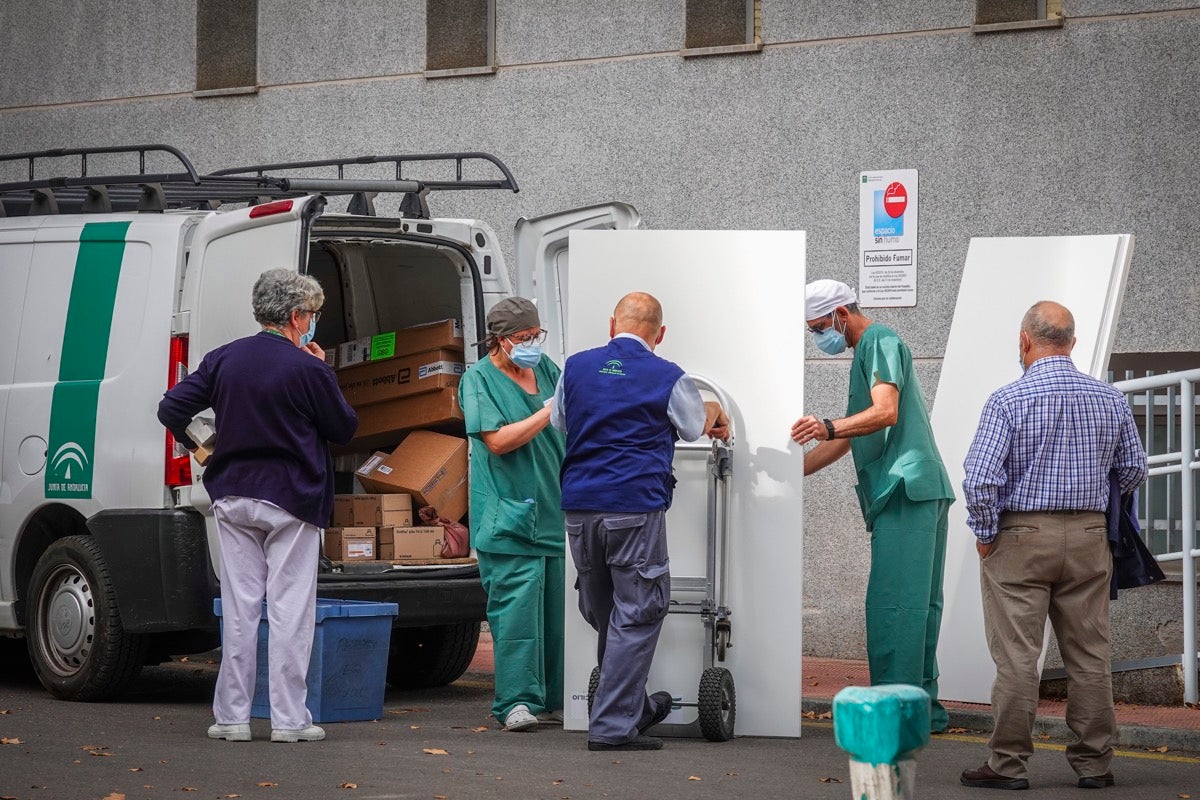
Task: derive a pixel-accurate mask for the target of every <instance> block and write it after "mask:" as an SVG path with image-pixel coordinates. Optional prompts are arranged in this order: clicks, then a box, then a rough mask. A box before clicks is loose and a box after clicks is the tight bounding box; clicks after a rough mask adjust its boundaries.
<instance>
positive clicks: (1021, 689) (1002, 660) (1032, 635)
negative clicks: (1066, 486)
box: [979, 512, 1117, 778]
mask: <svg viewBox="0 0 1200 800" xmlns="http://www.w3.org/2000/svg"><path fill="white" fill-rule="evenodd" d="M1107 537H1108V529H1107V526H1106V523H1105V518H1104V515H1103V514H1101V513H1099V512H1081V513H1076V514H1070V513H1054V514H1050V513H1037V512H1006V513H1004V514H1002V515H1001V517H1000V532H999V535H998V536H997V537H996V539H995V543H994V544H993V546H992V549H991V551H990V552H989V553H988V555H987V557H986V558H984V559H983V560H982V561H981V562H980V568H979V569H980V583H981V586H982V593H983V620H984V626H985V628H986V630H987V639H988V648H989V649H990V650H991V653H992V660H993V661H995V662H996V682H995V684H994V685H993V686H992V713H993V715H994V716H995V729H994V731H993V733H992V738H991V741H990V742H989V745H990V746H991V749H992V755H991V758H989V759H988V765H989V766H991V768H992V769H993V770H995V771H996V772H997V773H998V774H1000V775H1003V776H1005V777H1009V778H1023V777H1025V776H1026V761H1028V760H1029V757H1030V756H1031V755H1033V724H1034V718H1035V716H1036V714H1037V702H1038V684H1039V681H1040V678H1041V676H1040V675H1039V673H1038V666H1037V661H1038V655H1039V654H1040V653H1041V649H1042V639H1043V635H1044V632H1045V627H1046V616H1047V615H1049V617H1050V624H1051V625H1053V626H1054V633H1055V636H1056V637H1057V638H1058V646H1059V650H1060V651H1061V653H1062V657H1063V662H1064V664H1065V666H1066V669H1067V682H1068V687H1067V696H1068V699H1067V719H1066V721H1067V726H1068V727H1069V728H1070V729H1071V731H1072V732H1073V733H1074V734H1075V737H1076V738H1075V741H1073V742H1072V743H1071V744H1069V745H1068V746H1067V761H1068V762H1069V763H1070V765H1071V767H1072V769H1074V770H1075V773H1076V774H1077V775H1079V776H1080V777H1087V776H1093V775H1103V774H1104V773H1106V772H1108V766H1109V762H1110V761H1111V760H1112V742H1113V739H1114V737H1115V736H1116V729H1117V723H1116V717H1115V715H1114V713H1113V697H1112V672H1111V665H1110V661H1109V657H1110V655H1109V632H1108V631H1109V627H1108V590H1109V578H1110V576H1111V573H1112V555H1111V553H1110V551H1109V547H1108V538H1107Z"/></svg>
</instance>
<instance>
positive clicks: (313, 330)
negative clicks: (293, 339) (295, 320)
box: [300, 314, 317, 347]
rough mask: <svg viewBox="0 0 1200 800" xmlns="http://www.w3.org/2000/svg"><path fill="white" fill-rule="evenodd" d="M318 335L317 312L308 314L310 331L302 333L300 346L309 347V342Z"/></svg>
mask: <svg viewBox="0 0 1200 800" xmlns="http://www.w3.org/2000/svg"><path fill="white" fill-rule="evenodd" d="M316 335H317V316H316V314H309V315H308V332H307V333H302V334H300V346H301V347H307V346H308V343H309V342H311V341H312V340H313V337H314V336H316Z"/></svg>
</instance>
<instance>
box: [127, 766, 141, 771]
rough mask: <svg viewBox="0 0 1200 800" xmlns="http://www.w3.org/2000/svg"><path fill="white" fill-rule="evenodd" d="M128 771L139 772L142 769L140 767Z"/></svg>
mask: <svg viewBox="0 0 1200 800" xmlns="http://www.w3.org/2000/svg"><path fill="white" fill-rule="evenodd" d="M129 771H130V772H141V771H142V768H141V767H130V768H129Z"/></svg>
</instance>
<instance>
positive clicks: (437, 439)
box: [354, 431, 467, 521]
mask: <svg viewBox="0 0 1200 800" xmlns="http://www.w3.org/2000/svg"><path fill="white" fill-rule="evenodd" d="M354 474H355V475H356V476H358V481H359V483H361V484H362V485H363V488H364V489H366V490H367V491H368V492H373V493H379V494H394V493H396V492H407V493H409V494H411V495H412V497H413V508H414V509H416V510H419V509H420V508H421V507H422V506H433V507H434V508H436V509H437V510H438V514H440V515H441V516H443V517H448V518H449V519H452V520H455V521H457V520H459V519H461V518H462V516H463V515H464V514H466V513H467V440H466V439H460V438H459V437H457V436H446V435H445V434H441V433H434V432H433V431H413V432H412V433H410V434H409V435H408V437H407V438H405V440H404V441H403V442H401V443H400V444H399V445H398V446H397V447H396V449H395V450H393V451H392V452H391V454H390V455H389V454H388V453H375V454H374V455H372V456H371V457H370V458H368V459H367V460H366V461H365V462H363V465H362V466H361V467H359V468H358V469H357V470H355V473H354Z"/></svg>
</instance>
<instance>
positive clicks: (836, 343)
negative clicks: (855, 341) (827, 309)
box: [813, 314, 846, 356]
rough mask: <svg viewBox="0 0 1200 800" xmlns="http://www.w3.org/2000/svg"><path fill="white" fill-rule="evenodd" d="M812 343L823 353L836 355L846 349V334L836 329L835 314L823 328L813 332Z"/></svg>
mask: <svg viewBox="0 0 1200 800" xmlns="http://www.w3.org/2000/svg"><path fill="white" fill-rule="evenodd" d="M813 343H814V344H815V345H816V346H817V347H818V348H819V349H820V350H821V351H822V352H824V353H828V354H829V355H831V356H836V355H837V354H838V353H841V352H843V351H844V350H845V349H846V335H845V334H844V333H843V332H842V331H839V330H838V329H837V314H834V315H833V321H832V322H830V323H829V325H828V326H827V327H826V328H824V329H823V330H820V331H817V332H816V333H814V334H813Z"/></svg>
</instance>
